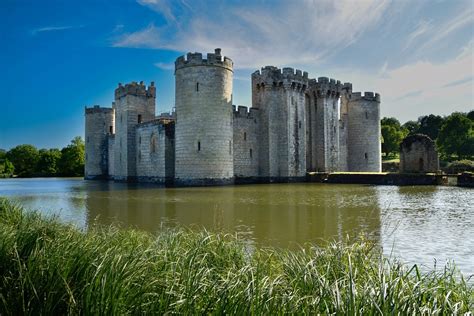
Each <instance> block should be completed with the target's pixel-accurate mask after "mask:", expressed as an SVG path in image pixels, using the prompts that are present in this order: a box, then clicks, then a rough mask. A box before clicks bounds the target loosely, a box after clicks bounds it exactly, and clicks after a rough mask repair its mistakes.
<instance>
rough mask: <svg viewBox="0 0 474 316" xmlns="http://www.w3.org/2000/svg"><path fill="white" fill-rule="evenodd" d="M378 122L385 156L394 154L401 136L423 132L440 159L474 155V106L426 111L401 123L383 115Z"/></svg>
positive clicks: (463, 157) (473, 157) (471, 157)
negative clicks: (447, 112) (442, 113)
mask: <svg viewBox="0 0 474 316" xmlns="http://www.w3.org/2000/svg"><path fill="white" fill-rule="evenodd" d="M381 125H382V138H383V140H382V153H383V155H384V158H386V159H387V158H388V159H390V158H394V157H396V156H397V154H398V153H399V150H400V144H401V142H402V140H403V139H404V138H405V137H406V136H408V135H411V134H425V135H427V136H429V137H430V138H431V139H432V140H434V141H435V143H436V147H437V149H438V152H439V153H440V155H441V158H442V159H443V160H446V161H453V160H461V159H470V160H472V159H474V110H473V111H470V112H469V113H461V112H454V113H452V114H450V115H448V116H445V117H443V116H439V115H434V114H430V115H425V116H421V117H419V118H418V120H417V121H408V122H406V123H405V124H403V125H402V124H400V121H398V120H397V119H396V118H394V117H384V118H383V119H382V121H381Z"/></svg>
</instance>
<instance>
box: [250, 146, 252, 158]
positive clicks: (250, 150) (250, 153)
mask: <svg viewBox="0 0 474 316" xmlns="http://www.w3.org/2000/svg"><path fill="white" fill-rule="evenodd" d="M250 159H252V148H250Z"/></svg>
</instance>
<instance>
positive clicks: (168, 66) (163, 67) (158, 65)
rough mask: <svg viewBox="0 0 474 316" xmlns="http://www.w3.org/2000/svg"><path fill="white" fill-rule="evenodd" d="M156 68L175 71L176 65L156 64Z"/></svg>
mask: <svg viewBox="0 0 474 316" xmlns="http://www.w3.org/2000/svg"><path fill="white" fill-rule="evenodd" d="M154 65H155V67H157V68H160V69H163V70H174V64H173V63H161V62H158V63H155V64H154Z"/></svg>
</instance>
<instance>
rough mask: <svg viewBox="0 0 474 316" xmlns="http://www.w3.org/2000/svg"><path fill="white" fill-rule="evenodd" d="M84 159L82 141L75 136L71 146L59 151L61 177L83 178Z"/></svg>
mask: <svg viewBox="0 0 474 316" xmlns="http://www.w3.org/2000/svg"><path fill="white" fill-rule="evenodd" d="M84 158H85V148H84V141H83V140H82V138H81V137H80V136H77V137H75V138H74V139H73V140H72V141H71V144H69V145H68V146H67V147H64V148H63V149H62V150H61V159H60V160H59V170H60V173H61V174H62V175H63V176H73V177H79V176H83V175H84V162H85V159H84Z"/></svg>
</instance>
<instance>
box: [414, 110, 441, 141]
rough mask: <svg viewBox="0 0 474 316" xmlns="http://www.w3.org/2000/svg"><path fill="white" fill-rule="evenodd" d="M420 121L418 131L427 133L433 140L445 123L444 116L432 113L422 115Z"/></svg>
mask: <svg viewBox="0 0 474 316" xmlns="http://www.w3.org/2000/svg"><path fill="white" fill-rule="evenodd" d="M418 122H419V124H420V128H419V129H418V133H420V134H424V135H427V136H428V137H429V138H431V139H432V140H436V139H437V138H438V134H439V131H440V129H441V126H442V125H443V123H444V118H443V117H441V116H439V115H433V114H430V115H425V116H421V117H420V118H418Z"/></svg>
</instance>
